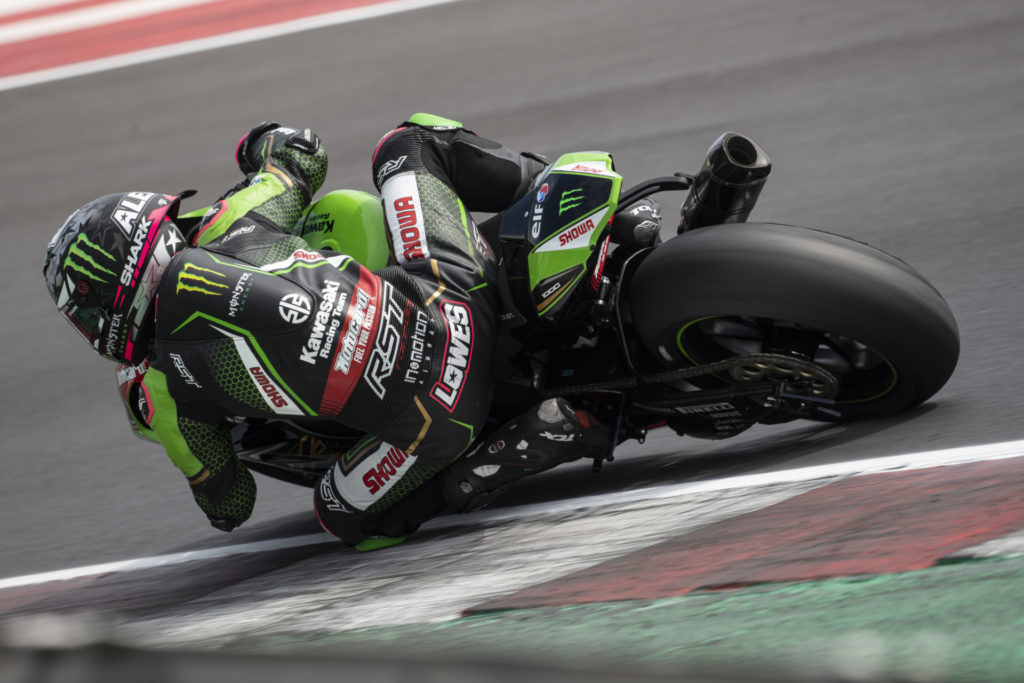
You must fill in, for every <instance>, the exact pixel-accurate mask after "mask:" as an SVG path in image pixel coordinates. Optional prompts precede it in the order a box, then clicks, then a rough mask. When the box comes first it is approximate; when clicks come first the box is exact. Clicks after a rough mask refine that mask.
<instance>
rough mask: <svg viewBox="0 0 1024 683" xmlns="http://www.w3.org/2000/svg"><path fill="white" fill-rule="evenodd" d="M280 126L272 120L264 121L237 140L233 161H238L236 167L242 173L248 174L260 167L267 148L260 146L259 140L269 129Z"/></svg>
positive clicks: (265, 156)
mask: <svg viewBox="0 0 1024 683" xmlns="http://www.w3.org/2000/svg"><path fill="white" fill-rule="evenodd" d="M280 127H281V126H280V125H279V124H278V123H276V122H274V121H264V122H263V123H261V124H260V125H258V126H256V127H255V128H253V129H252V130H250V131H249V132H248V133H246V134H245V135H243V136H242V139H241V140H239V141H238V147H236V148H235V161H236V162H238V168H239V169H241V171H242V173H244V174H245V175H249V174H250V173H255V172H256V171H258V170H259V169H260V167H261V166H262V165H263V162H264V160H265V159H266V158H267V154H268V152H267V150H265V149H263V148H262V145H261V143H260V140H261V139H262V138H263V136H264V135H266V134H267V133H269V132H270V131H272V130H274V129H276V128H280Z"/></svg>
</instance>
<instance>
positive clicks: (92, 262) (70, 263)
mask: <svg viewBox="0 0 1024 683" xmlns="http://www.w3.org/2000/svg"><path fill="white" fill-rule="evenodd" d="M97 259H100V260H103V261H105V262H109V263H110V265H111V266H113V265H116V264H115V263H114V257H113V256H111V255H110V254H109V253H108V252H107V251H105V250H104V249H102V248H100V246H99V245H98V244H96V243H95V242H93V241H91V240H90V239H89V238H88V237H86V236H85V235H84V234H79V235H78V237H77V238H76V239H75V241H74V242H73V243H72V244H71V248H70V249H69V250H68V255H67V256H66V257H65V258H64V268H65V269H68V268H71V269H74V270H77V271H78V272H79V273H81V274H82V275H84V276H85V277H87V278H89V279H91V280H93V281H95V282H109V281H110V280H111V279H113V278H116V277H117V273H115V272H114V271H112V270H111V269H110V268H107V267H105V266H103V265H101V264H100V262H99V260H97Z"/></svg>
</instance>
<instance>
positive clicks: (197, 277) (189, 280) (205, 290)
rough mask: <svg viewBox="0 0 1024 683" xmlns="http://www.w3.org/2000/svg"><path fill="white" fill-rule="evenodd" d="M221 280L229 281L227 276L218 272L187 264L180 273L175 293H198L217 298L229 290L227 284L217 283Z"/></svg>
mask: <svg viewBox="0 0 1024 683" xmlns="http://www.w3.org/2000/svg"><path fill="white" fill-rule="evenodd" d="M211 278H213V279H211ZM219 278H225V279H227V275H225V274H224V273H220V272H217V271H216V270H210V269H209V268H203V267H201V266H197V265H195V264H194V263H186V264H185V267H184V268H182V269H181V272H180V273H178V286H177V288H176V289H175V290H174V293H175V294H181V293H182V292H196V293H197V294H207V295H209V296H217V295H218V294H223V293H224V292H226V291H227V290H228V285H227V283H226V282H216V281H215V280H216V279H219Z"/></svg>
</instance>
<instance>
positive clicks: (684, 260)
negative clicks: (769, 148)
mask: <svg viewBox="0 0 1024 683" xmlns="http://www.w3.org/2000/svg"><path fill="white" fill-rule="evenodd" d="M626 296H628V301H629V304H630V307H631V312H632V319H633V324H634V326H635V328H636V330H637V333H638V334H639V336H640V338H641V340H642V342H643V343H644V345H645V346H646V348H647V349H648V351H650V352H651V353H652V354H653V355H654V356H655V357H656V358H658V359H659V360H660V361H661V362H662V363H664V364H665V365H667V366H670V367H686V366H689V365H701V364H705V363H709V362H713V361H717V360H723V359H726V358H728V357H731V356H736V355H742V354H744V353H750V352H758V351H770V352H782V353H791V354H793V355H796V356H800V357H802V358H805V359H806V358H810V359H811V360H813V361H814V362H815V363H816V364H818V365H820V366H822V367H825V368H826V369H827V370H829V371H830V372H832V373H833V374H834V375H835V376H836V377H837V379H838V380H839V393H838V395H837V397H836V401H837V403H836V409H837V410H838V411H839V412H840V414H841V418H828V417H824V416H823V417H822V418H821V419H844V420H845V419H856V418H864V417H875V416H880V415H888V414H893V413H897V412H900V411H903V410H906V409H908V408H911V407H913V406H916V405H918V404H920V403H921V402H923V401H925V400H927V399H928V398H929V397H931V396H932V395H934V394H935V392H937V391H938V390H939V389H940V388H941V387H942V386H943V385H944V384H945V383H946V381H947V380H948V379H949V377H950V375H951V374H952V372H953V369H954V368H955V367H956V363H957V358H958V356H959V351H960V337H959V331H958V329H957V325H956V321H955V319H954V317H953V314H952V312H951V311H950V309H949V306H948V305H947V303H946V302H945V300H944V299H943V298H942V296H941V295H940V294H939V293H938V292H937V291H936V290H935V288H934V287H932V285H931V284H930V283H928V282H927V281H926V280H925V279H924V278H923V277H922V276H921V275H920V274H919V273H918V272H917V271H915V270H914V269H913V268H911V267H910V266H908V265H907V264H906V263H904V262H903V261H901V260H899V259H897V258H895V257H894V256H891V255H889V254H887V253H885V252H883V251H880V250H878V249H875V248H874V247H871V246H869V245H866V244H863V243H861V242H857V241H854V240H851V239H848V238H845V237H840V236H838V235H833V234H830V233H826V232H821V231H818V230H810V229H807V228H798V227H794V226H787V225H777V224H769V223H743V224H733V225H722V226H712V227H708V228H702V229H699V230H694V231H691V232H686V233H684V234H682V235H680V236H678V237H676V238H674V239H671V240H669V241H667V242H666V243H664V244H663V245H661V246H659V247H657V248H656V249H655V250H654V251H653V252H652V253H651V254H650V255H649V256H648V257H647V258H646V259H645V260H644V261H643V262H642V263H641V264H640V265H639V266H638V268H637V270H636V271H635V274H634V277H633V278H632V280H631V282H630V285H629V289H628V292H627V294H626ZM730 382H731V380H730V379H729V378H726V377H721V376H709V377H706V378H704V379H703V380H701V381H700V383H699V385H700V386H704V387H709V386H722V385H724V384H729V383H730Z"/></svg>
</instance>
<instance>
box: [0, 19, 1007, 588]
mask: <svg viewBox="0 0 1024 683" xmlns="http://www.w3.org/2000/svg"><path fill="white" fill-rule="evenodd" d="M416 111H429V112H433V113H437V114H443V115H448V116H451V117H454V118H457V119H459V120H461V121H464V122H465V123H466V124H467V126H469V127H471V128H473V129H475V130H476V131H477V132H479V133H481V134H482V135H485V136H488V137H491V138H494V139H498V140H501V141H502V142H505V143H506V144H508V145H510V146H513V147H518V148H521V149H530V150H535V151H538V152H542V153H546V154H557V153H560V152H566V151H574V150H580V149H605V150H609V151H611V152H613V153H614V155H615V159H616V164H617V167H618V169H619V170H620V172H622V173H623V174H624V175H625V176H626V178H627V183H628V182H630V181H636V180H640V179H643V178H645V177H652V176H658V175H665V174H667V173H670V172H672V171H676V170H681V171H687V172H694V171H696V169H697V167H698V166H699V164H700V162H701V160H702V158H703V154H704V152H705V150H706V149H707V147H708V145H709V144H710V143H711V142H712V141H713V140H714V139H715V138H716V137H717V136H718V135H719V134H720V133H722V132H724V131H727V130H735V131H739V132H743V133H745V134H746V135H748V136H750V137H752V138H753V139H754V140H756V141H757V142H758V143H759V144H760V145H761V146H762V147H763V148H764V149H765V150H767V152H768V153H769V155H770V156H771V157H772V160H773V163H774V171H773V174H772V177H771V178H770V179H769V181H768V183H767V185H766V189H765V191H764V192H763V194H762V196H761V200H760V203H759V205H758V208H757V209H756V211H755V213H754V215H753V216H752V218H753V219H757V220H765V221H781V222H789V223H795V224H798V225H807V226H813V227H818V228H823V229H827V230H830V231H833V232H837V233H840V234H845V235H848V236H850V237H854V238H856V239H860V240H863V241H866V242H869V243H871V244H874V245H875V246H878V247H880V248H882V249H885V250H887V251H890V252H891V253H894V254H896V255H897V256H899V257H901V258H903V259H904V260H906V261H907V262H909V263H911V264H912V265H914V266H915V267H916V268H917V269H918V270H920V271H921V272H922V273H923V274H924V275H925V276H926V277H928V278H929V279H930V280H931V281H932V282H933V283H934V284H935V285H936V287H937V288H938V289H939V291H941V292H942V293H943V294H944V295H945V297H946V299H947V300H948V301H949V303H950V305H951V306H952V308H953V311H954V313H955V314H956V316H957V318H958V321H959V323H960V327H961V335H962V345H963V346H962V355H961V360H960V365H959V367H958V370H957V372H956V373H955V374H954V376H953V378H952V380H951V381H950V382H949V384H948V385H947V386H946V387H945V388H944V389H943V390H942V391H941V392H940V393H939V394H938V395H937V396H936V397H935V398H934V399H933V400H932V401H930V402H929V403H928V404H926V405H925V406H923V407H922V408H920V409H918V410H916V411H914V412H912V413H910V414H908V415H904V416H900V417H899V418H893V419H888V420H882V421H877V422H872V423H864V424H856V425H850V426H843V427H823V426H818V425H806V426H805V425H796V426H787V427H780V428H775V429H771V428H766V427H764V428H757V429H755V430H753V431H751V432H749V433H748V434H746V435H744V436H742V437H739V438H737V439H735V440H730V441H725V442H716V443H705V442H699V441H694V440H680V439H677V438H675V437H672V436H669V435H653V436H652V438H651V439H650V440H649V441H648V443H647V445H645V446H644V447H642V448H628V449H627V448H623V449H622V453H621V455H622V457H620V458H618V459H617V460H616V462H615V463H613V464H611V465H610V466H608V467H607V468H606V472H605V473H604V474H603V475H601V476H599V477H594V476H591V475H590V474H589V473H588V472H587V471H586V466H585V465H583V464H580V465H574V466H571V467H568V468H567V469H566V470H565V471H556V472H553V473H550V475H546V476H543V477H538V478H537V481H536V482H535V483H533V484H531V486H530V487H529V489H527V488H526V487H521V488H520V490H519V491H518V492H517V493H516V495H514V496H512V497H511V498H510V502H516V500H524V499H527V498H534V499H544V498H552V497H557V496H567V495H577V494H582V493H593V492H599V491H602V490H615V489H618V488H623V487H637V486H643V485H647V484H649V483H654V482H662V483H664V482H668V481H682V480H686V479H691V478H697V477H709V476H720V475H723V474H730V473H738V472H744V471H751V470H756V469H765V468H788V467H795V466H801V465H808V464H817V463H825V462H835V461H840V460H850V459H858V458H867V457H874V456H877V455H890V454H897V453H906V452H914V451H920V450H931V449H937V448H946V447H954V446H962V445H969V444H984V443H991V442H1000V441H1009V440H1017V439H1021V438H1024V425H1022V424H1021V415H1022V407H1024V398H1022V396H1021V392H1020V391H1019V389H1018V387H1019V384H1020V382H1021V377H1022V366H1021V364H1020V362H1019V359H1018V354H1020V353H1021V352H1022V351H1024V346H1022V344H1021V341H1020V337H1021V331H1022V327H1024V326H1022V324H1021V322H1020V302H1021V301H1022V297H1021V294H1022V283H1024V277H1022V275H1021V271H1020V265H1019V264H1020V262H1021V260H1022V256H1024V221H1022V219H1021V209H1022V207H1024V190H1022V189H1021V187H1020V175H1021V173H1020V167H1021V154H1020V150H1021V149H1024V118H1022V117H1024V115H1022V112H1024V5H1022V4H1021V3H1020V2H1016V1H1013V0H981V1H976V2H971V3H959V2H953V1H952V0H887V1H882V0H874V1H870V2H850V1H846V2H838V1H833V0H778V1H776V2H759V1H758V0H721V1H719V2H714V3H696V2H679V1H676V0H631V2H628V3H625V2H612V1H611V0H587V1H585V0H559V1H557V2H545V1H542V0H530V1H523V2H500V1H498V0H491V1H485V0H465V1H463V2H458V3H455V4H451V5H445V6H440V7H435V8H430V9H425V10H419V11H415V12H411V13H407V14H402V15H396V16H390V17H384V18H380V19H374V20H369V21H363V22H359V23H354V24H347V25H341V26H336V27H327V28H322V29H318V30H314V31H309V32H305V33H301V34H296V35H291V36H285V37H280V38H275V39H271V40H267V41H263V42H260V43H254V44H248V45H240V46H235V47H230V48H224V49H220V50H215V51H209V52H204V53H200V54H195V55H189V56H183V57H178V58H175V59H170V60H166V61H162V62H157V63H151V64H144V65H138V66H133V67H128V68H123V69H118V70H114V71H108V72H104V73H98V74H93V75H89V76H83V77H79V78H74V79H69V80H63V81H58V82H53V83H48V84H42V85H37V86H33V87H26V88H20V89H16V90H9V91H5V92H0V124H2V126H0V130H2V136H3V147H2V149H3V159H4V160H3V164H2V165H0V231H2V232H0V234H2V235H3V237H4V247H3V249H0V265H2V267H0V312H2V318H3V321H4V322H3V325H2V327H0V348H2V349H3V354H2V362H0V387H2V388H3V394H2V399H0V401H2V406H0V407H2V410H0V436H2V441H0V444H2V445H0V463H2V466H3V475H2V476H0V516H2V517H0V518H2V519H3V523H4V530H3V535H2V539H3V541H2V545H0V578H2V577H8V576H13V575H17V574H23V573H28V572H35V571H44V570H50V569H57V568H63V567H69V566H78V565H84V564H93V563H98V562H104V561H109V560H116V559H123V558H127V557H137V556H141V555H149V554H154V553H161V552H167V551H171V550H178V549H183V548H192V547H201V546H210V545H226V544H231V543H237V542H239V541H243V540H252V539H255V538H269V537H279V536H286V535H290V534H295V533H308V532H311V531H314V530H315V529H317V528H318V527H317V524H316V522H315V519H314V518H313V515H312V511H311V494H310V492H309V491H308V490H306V489H301V488H297V487H292V486H288V485H286V484H282V483H279V482H275V481H272V480H269V479H267V478H265V477H260V478H259V484H260V489H261V494H260V498H259V500H258V502H257V507H256V512H255V515H254V518H253V520H251V521H250V522H249V524H247V525H246V526H245V527H242V528H241V529H239V530H238V531H236V532H234V533H233V534H231V535H230V536H228V535H224V534H221V533H220V532H217V531H215V530H213V529H211V528H210V527H208V526H207V524H206V521H205V519H204V518H203V516H202V515H201V513H199V511H198V510H197V509H196V508H195V507H194V504H193V503H192V501H191V497H190V495H189V493H188V490H187V486H186V485H185V482H184V480H183V479H182V477H181V476H180V474H179V473H177V471H176V470H174V468H173V467H172V466H171V465H170V463H169V461H168V460H167V459H166V458H165V457H164V455H163V454H162V453H161V451H160V449H159V447H157V446H153V445H150V444H147V443H145V442H142V441H138V440H136V439H134V438H133V437H132V436H130V435H129V433H128V430H127V425H126V421H125V417H124V414H123V411H122V409H121V407H120V405H119V401H118V399H117V398H116V395H115V390H114V382H113V366H112V365H111V364H109V363H107V362H105V361H102V360H100V359H98V358H96V357H95V356H94V355H93V354H92V352H91V351H90V350H89V349H88V348H87V347H86V346H85V345H84V344H83V343H81V342H80V341H79V340H78V339H77V337H76V335H74V334H73V333H72V332H71V331H70V330H69V329H68V328H67V326H66V325H65V324H64V323H63V322H61V321H60V320H59V318H58V316H57V314H56V313H55V312H54V310H53V307H52V305H51V303H50V301H49V298H48V296H47V294H46V291H45V289H44V287H43V282H42V276H41V264H42V258H43V250H44V248H45V245H46V243H47V241H48V240H49V238H50V236H51V235H52V234H53V232H54V231H55V230H56V229H57V227H59V226H60V224H61V223H62V222H63V220H64V219H65V218H66V217H67V215H68V214H70V213H71V212H72V211H73V210H74V209H75V208H77V207H78V206H80V205H81V204H83V203H85V202H87V201H89V200H90V199H93V198H95V197H97V196H99V195H102V194H106V193H109V192H117V191H127V190H134V189H146V190H154V191H162V192H177V191H180V190H183V189H185V188H196V189H198V190H199V191H200V195H199V196H198V197H196V198H194V199H193V202H192V204H190V205H189V206H191V207H193V208H194V207H197V206H199V202H202V203H210V202H212V201H213V200H214V199H216V197H217V196H218V195H219V194H220V193H221V192H222V191H223V190H224V189H226V188H227V187H230V186H231V185H232V184H234V183H235V181H236V180H237V179H238V174H237V170H236V169H235V168H234V165H233V160H232V153H233V151H234V144H235V142H236V141H237V139H238V138H239V137H240V135H241V134H242V133H244V132H245V131H246V130H247V129H248V128H249V127H251V126H252V125H254V124H256V123H258V122H260V121H262V120H265V119H273V120H278V121H281V122H284V123H288V124H291V125H296V126H308V127H311V128H313V129H314V130H316V131H317V132H318V133H319V134H320V135H321V137H322V138H323V140H324V142H325V143H326V144H327V146H328V149H329V150H330V153H331V171H330V173H329V175H328V180H327V185H328V187H330V188H334V187H351V188H356V189H363V190H370V189H372V186H371V182H370V174H369V158H370V153H371V151H372V149H373V146H374V144H375V143H376V141H377V139H378V138H379V137H380V135H381V134H383V133H384V132H386V131H387V130H388V129H389V128H390V127H391V126H393V125H394V124H397V123H398V122H400V121H402V120H403V119H404V118H405V117H406V116H408V115H409V114H411V113H413V112H416ZM678 199H679V200H681V197H679V198H678ZM676 201H677V198H676V197H670V196H667V195H666V196H664V201H663V206H664V207H665V214H666V215H667V216H670V217H671V216H672V215H673V214H674V213H675V209H676ZM667 222H669V223H671V222H672V221H671V219H670V220H669V221H667ZM922 344H927V340H922ZM627 456H633V457H627Z"/></svg>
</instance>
